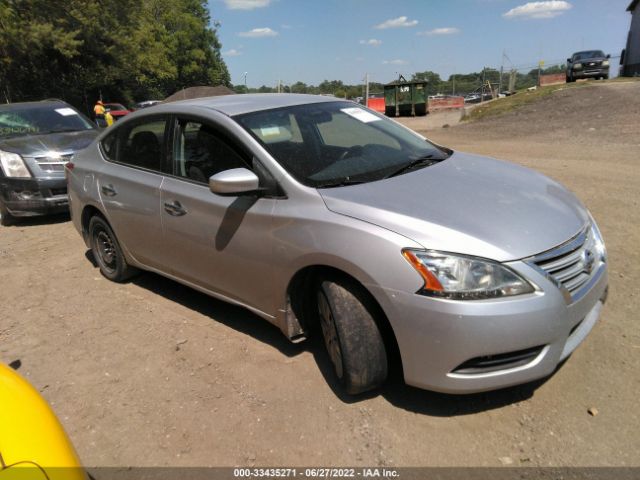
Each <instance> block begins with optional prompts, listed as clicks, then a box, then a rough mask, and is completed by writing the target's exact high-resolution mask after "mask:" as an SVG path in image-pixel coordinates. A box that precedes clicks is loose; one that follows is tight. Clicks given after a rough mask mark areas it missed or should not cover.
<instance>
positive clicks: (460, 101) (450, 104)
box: [429, 97, 464, 112]
mask: <svg viewBox="0 0 640 480" xmlns="http://www.w3.org/2000/svg"><path fill="white" fill-rule="evenodd" d="M449 108H464V97H446V98H430V99H429V111H430V112H432V111H434V110H445V109H449Z"/></svg>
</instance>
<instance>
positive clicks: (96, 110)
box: [93, 103, 106, 115]
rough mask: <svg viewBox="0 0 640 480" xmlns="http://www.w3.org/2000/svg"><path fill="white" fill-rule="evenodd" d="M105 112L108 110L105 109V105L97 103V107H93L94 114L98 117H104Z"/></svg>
mask: <svg viewBox="0 0 640 480" xmlns="http://www.w3.org/2000/svg"><path fill="white" fill-rule="evenodd" d="M105 111H106V108H104V105H102V103H96V105H95V106H94V107H93V113H95V114H96V115H104V112H105Z"/></svg>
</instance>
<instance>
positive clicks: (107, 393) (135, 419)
mask: <svg viewBox="0 0 640 480" xmlns="http://www.w3.org/2000/svg"><path fill="white" fill-rule="evenodd" d="M412 127H413V128H417V129H419V130H420V129H422V128H424V129H426V128H427V126H424V127H423V126H421V125H420V124H419V123H416V122H414V123H413V124H412ZM639 127H640V82H639V83H629V84H623V83H618V84H612V83H607V84H604V83H602V84H600V85H594V86H590V87H588V88H581V89H573V90H571V91H563V90H560V91H558V92H555V93H554V94H553V95H551V96H550V97H547V98H545V99H543V100H542V101H541V102H539V103H537V104H535V105H531V106H528V107H525V108H523V109H521V110H519V111H517V112H513V113H510V114H507V115H504V116H502V117H498V118H493V119H487V120H485V121H483V122H482V123H475V124H464V123H463V124H461V125H458V126H452V127H451V128H446V129H442V128H440V129H437V130H429V131H427V132H426V134H427V135H428V136H429V137H430V138H432V139H433V140H434V141H436V142H439V143H442V144H445V145H448V146H451V147H452V148H455V149H460V150H465V151H471V152H475V153H481V154H487V155H491V156H495V157H499V158H506V159H511V160H513V161H515V162H517V163H520V164H523V165H526V166H530V167H533V168H535V169H537V170H540V171H541V172H543V173H545V174H547V175H549V176H551V177H553V178H555V179H557V180H559V181H561V182H562V183H564V184H565V185H567V186H568V187H569V188H570V189H571V190H573V191H574V192H576V193H577V194H578V196H579V197H580V198H581V199H582V200H583V201H584V203H585V204H586V205H587V206H588V207H589V208H590V209H591V211H592V212H593V214H594V216H595V217H596V219H597V220H598V222H599V224H600V227H601V229H602V231H603V234H604V236H605V239H606V241H607V245H608V248H609V253H610V277H611V278H610V285H611V292H610V295H609V300H608V302H607V305H606V306H605V308H604V310H603V313H602V317H601V322H600V323H599V324H598V325H597V326H596V327H595V329H594V331H593V332H592V334H591V335H590V336H589V337H588V338H587V340H586V341H585V343H584V344H583V345H582V346H581V347H580V348H579V349H578V350H577V351H576V352H575V353H574V354H573V355H572V357H571V358H569V360H568V361H567V362H566V363H565V364H564V365H563V366H562V368H561V369H560V370H559V371H557V372H556V374H555V375H553V376H552V377H551V378H549V379H547V380H546V381H543V382H537V383H535V384H533V385H525V386H521V387H517V388H511V389H508V390H503V391H498V392H491V393H485V394H478V395H472V396H462V397H455V396H449V395H442V394H436V393H431V392H426V391H421V390H418V389H414V388H411V387H407V386H405V385H403V384H401V383H399V382H392V383H391V384H390V385H388V386H387V387H385V388H384V389H383V390H382V391H381V392H377V393H376V394H372V395H368V396H365V397H358V398H356V399H352V398H346V397H344V396H343V395H341V393H340V392H339V389H338V388H337V386H336V385H335V384H334V383H333V382H332V380H331V375H330V367H329V365H328V363H327V361H326V360H325V358H324V356H323V353H322V348H321V346H320V345H318V344H317V343H316V344H313V343H312V344H309V345H305V344H301V345H293V344H290V343H289V342H288V341H287V340H286V339H285V338H284V337H283V336H282V335H281V334H280V332H279V331H278V330H277V329H275V328H274V327H272V326H271V325H269V324H268V323H266V322H264V321H263V320H261V319H259V318H257V317H256V316H254V315H252V314H250V313H248V312H247V311H244V310H242V309H239V308H236V307H233V306H230V305H227V304H224V303H222V302H219V301H217V300H213V299H211V298H209V297H207V296H205V295H202V294H200V293H198V292H195V291H193V290H190V289H188V288H186V287H183V286H181V285H179V284H177V283H174V282H172V281H170V280H166V279H163V278H161V277H159V276H156V275H153V274H144V275H142V276H140V277H138V278H137V279H135V280H133V281H132V282H130V283H127V284H123V285H119V284H114V283H110V282H109V281H107V280H105V279H104V278H103V277H101V275H100V274H99V272H98V270H97V269H96V268H95V266H94V265H93V264H92V262H91V261H90V256H87V255H86V248H85V246H84V243H83V242H82V240H81V238H80V236H79V235H78V233H77V232H76V231H75V230H74V228H73V226H72V225H71V223H70V222H69V221H68V218H67V217H64V216H62V217H55V218H47V219H39V220H35V221H29V222H23V223H21V224H19V225H17V226H13V227H7V228H2V229H0V282H1V284H2V293H1V295H0V300H1V303H2V314H1V316H0V360H2V361H4V362H6V363H9V362H11V361H14V360H17V359H19V360H20V361H21V363H22V366H21V368H20V370H19V371H20V372H21V373H22V374H23V375H24V376H26V377H27V378H28V379H29V380H30V381H31V382H32V383H33V385H35V386H36V388H37V389H38V390H40V392H42V394H43V395H44V397H45V398H46V399H47V400H48V401H49V402H50V403H51V404H52V405H53V407H54V409H55V410H56V412H57V414H58V415H59V417H60V419H61V420H62V422H63V424H64V425H65V427H66V429H67V431H68V433H69V435H70V437H71V439H72V441H73V442H74V444H75V445H76V447H77V450H78V452H79V454H80V457H81V459H82V461H83V463H84V464H85V465H88V466H106V465H111V466H123V465H134V466H151V465H175V466H178V465H189V466H209V465H224V466H233V465H243V466H249V465H263V466H265V465H270V466H291V465H297V466H303V465H322V466H338V465H372V466H378V465H380V466H383V465H385V466H435V465H438V466H454V465H464V466H500V465H516V466H517V465H523V466H547V465H553V466H599V465H602V466H605V465H606V466H611V465H616V466H617V465H620V466H622V465H633V466H639V465H640V454H639V453H638V448H637V447H638V445H640V420H639V418H638V416H639V413H640V407H639V403H638V397H639V393H640V389H639V384H640V379H639V376H638V372H639V371H640V368H639V367H640V330H639V328H638V311H639V310H640V308H639V307H640V302H639V298H640V295H639V292H638V285H640V268H639V264H640V248H638V246H639V245H640V227H639V225H640V208H639V205H638V202H639V201H640V168H639V167H640V166H639V165H638V163H639V162H640V155H639V152H640V143H639V142H640V137H638V131H639V130H638V129H639ZM592 408H595V409H597V415H595V416H594V415H592V414H590V413H589V409H592ZM592 412H593V413H596V412H595V411H593V410H592Z"/></svg>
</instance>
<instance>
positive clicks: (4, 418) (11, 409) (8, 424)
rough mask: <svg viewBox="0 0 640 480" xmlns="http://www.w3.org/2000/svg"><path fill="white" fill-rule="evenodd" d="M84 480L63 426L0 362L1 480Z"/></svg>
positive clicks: (43, 401)
mask: <svg viewBox="0 0 640 480" xmlns="http://www.w3.org/2000/svg"><path fill="white" fill-rule="evenodd" d="M40 478H42V479H46V478H48V479H49V480H86V478H87V477H86V474H85V472H84V470H83V469H82V467H81V465H80V460H79V459H78V455H77V454H76V452H75V450H74V448H73V445H71V442H70V441H69V438H68V437H67V434H66V433H65V431H64V429H63V428H62V425H61V424H60V422H59V421H58V419H57V418H56V416H55V414H54V413H53V411H52V410H51V408H50V407H49V405H48V404H47V402H46V401H45V400H44V399H43V398H42V397H41V396H40V394H39V393H38V392H37V391H36V390H35V389H34V388H33V387H32V386H31V385H30V384H29V383H28V382H27V381H26V380H25V379H23V378H22V377H21V376H20V375H18V374H17V373H16V372H14V371H13V370H12V369H11V368H9V367H7V366H6V365H4V364H1V363H0V480H27V479H29V480H39V479H40Z"/></svg>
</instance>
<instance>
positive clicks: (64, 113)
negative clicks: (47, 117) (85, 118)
mask: <svg viewBox="0 0 640 480" xmlns="http://www.w3.org/2000/svg"><path fill="white" fill-rule="evenodd" d="M56 112H58V113H59V114H60V115H62V116H63V117H68V116H69V115H77V113H76V111H75V110H73V109H72V108H56Z"/></svg>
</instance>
